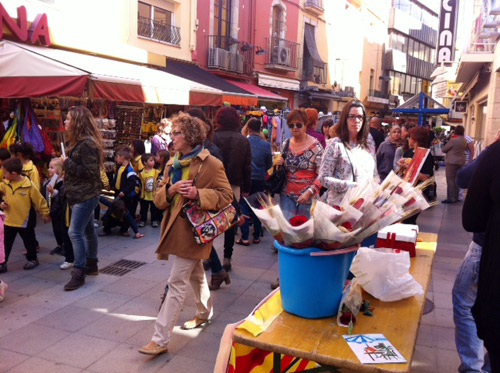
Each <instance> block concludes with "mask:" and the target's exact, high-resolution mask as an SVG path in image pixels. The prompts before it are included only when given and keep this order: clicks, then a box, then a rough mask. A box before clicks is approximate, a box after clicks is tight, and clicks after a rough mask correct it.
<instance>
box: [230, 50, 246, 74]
mask: <svg viewBox="0 0 500 373" xmlns="http://www.w3.org/2000/svg"><path fill="white" fill-rule="evenodd" d="M229 70H230V71H234V72H238V73H242V72H243V56H242V55H241V54H239V53H238V52H229Z"/></svg>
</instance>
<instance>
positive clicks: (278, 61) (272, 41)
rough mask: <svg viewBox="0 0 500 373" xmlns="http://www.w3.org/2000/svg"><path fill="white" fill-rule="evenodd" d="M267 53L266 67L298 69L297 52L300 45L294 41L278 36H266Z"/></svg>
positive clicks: (287, 69) (288, 69)
mask: <svg viewBox="0 0 500 373" xmlns="http://www.w3.org/2000/svg"><path fill="white" fill-rule="evenodd" d="M266 45H267V54H266V62H265V67H266V68H268V69H277V70H286V71H297V69H298V57H297V52H298V48H299V46H300V44H299V43H296V42H294V41H290V40H285V39H280V38H277V37H272V38H269V37H268V38H266Z"/></svg>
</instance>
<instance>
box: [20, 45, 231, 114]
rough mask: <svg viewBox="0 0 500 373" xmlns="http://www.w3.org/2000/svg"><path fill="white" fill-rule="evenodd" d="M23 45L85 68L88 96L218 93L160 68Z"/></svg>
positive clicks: (174, 97) (150, 98)
mask: <svg viewBox="0 0 500 373" xmlns="http://www.w3.org/2000/svg"><path fill="white" fill-rule="evenodd" d="M23 48H25V49H27V50H29V51H31V52H33V53H36V54H38V55H40V56H44V57H46V59H48V60H53V61H57V62H61V63H64V64H66V65H69V66H73V67H76V68H78V69H80V70H83V71H86V72H87V73H88V75H89V78H90V82H89V92H90V97H92V98H101V99H107V100H111V101H132V102H148V103H153V104H170V105H189V104H190V102H189V95H190V92H199V93H206V94H214V95H218V96H221V95H222V92H220V91H219V90H217V89H214V88H211V87H208V86H204V85H202V84H198V83H196V82H192V81H190V80H187V79H183V78H181V77H178V76H175V75H172V74H168V73H166V72H164V71H161V70H156V69H152V68H149V67H145V66H140V65H136V64H133V63H128V62H121V61H115V60H111V59H107V58H102V57H96V56H91V55H87V54H82V53H76V52H69V51H65V50H61V49H52V48H44V47H35V46H24V45H23Z"/></svg>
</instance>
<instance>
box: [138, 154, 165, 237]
mask: <svg viewBox="0 0 500 373" xmlns="http://www.w3.org/2000/svg"><path fill="white" fill-rule="evenodd" d="M142 163H143V164H144V169H143V170H142V171H141V172H140V173H139V179H140V180H141V184H142V189H141V197H140V203H141V222H140V223H139V227H144V226H145V225H146V221H147V219H148V210H150V211H151V226H152V227H153V228H158V226H159V221H160V214H161V213H160V211H159V210H158V209H157V208H156V206H155V205H154V203H153V196H154V194H155V192H156V185H157V180H158V175H159V173H160V171H159V170H157V169H156V168H154V166H155V156H154V155H153V154H151V153H146V154H143V155H142Z"/></svg>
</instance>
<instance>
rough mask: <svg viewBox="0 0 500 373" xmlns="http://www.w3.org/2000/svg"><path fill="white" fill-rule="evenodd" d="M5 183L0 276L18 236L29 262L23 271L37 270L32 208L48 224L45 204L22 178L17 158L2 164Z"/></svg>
mask: <svg viewBox="0 0 500 373" xmlns="http://www.w3.org/2000/svg"><path fill="white" fill-rule="evenodd" d="M2 168H3V174H4V180H3V181H2V182H0V193H2V194H3V201H2V203H0V208H2V210H4V212H5V213H6V214H7V217H6V218H5V222H4V248H5V261H4V262H3V263H0V273H3V272H7V261H8V260H9V255H10V252H11V250H12V246H13V244H14V240H15V239H16V236H17V234H18V233H19V235H20V236H21V238H22V239H23V242H24V245H25V247H26V259H27V260H28V262H27V263H26V264H25V265H24V267H23V268H24V269H26V270H29V269H33V268H35V267H37V266H38V264H39V263H38V258H37V254H36V246H37V245H36V239H35V224H34V221H33V220H35V219H36V215H35V217H34V219H33V217H32V214H30V209H31V207H32V206H34V207H35V208H36V209H37V210H38V211H39V212H40V213H41V214H42V218H43V221H44V222H45V223H48V222H49V221H50V211H49V207H48V206H47V202H45V199H44V198H43V196H42V195H41V194H40V191H39V190H38V189H37V188H36V187H35V186H34V184H33V183H32V182H31V181H30V179H28V178H27V177H25V176H23V175H22V173H21V172H22V170H23V164H22V163H21V160H20V159H18V158H10V159H8V160H6V161H5V162H3V164H2Z"/></svg>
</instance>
